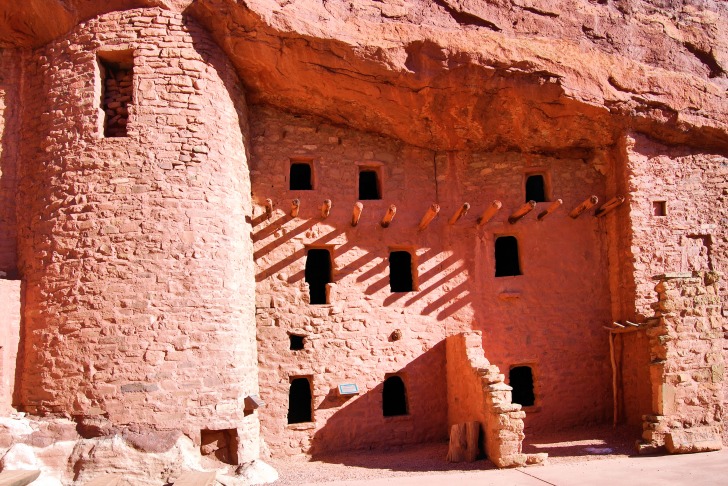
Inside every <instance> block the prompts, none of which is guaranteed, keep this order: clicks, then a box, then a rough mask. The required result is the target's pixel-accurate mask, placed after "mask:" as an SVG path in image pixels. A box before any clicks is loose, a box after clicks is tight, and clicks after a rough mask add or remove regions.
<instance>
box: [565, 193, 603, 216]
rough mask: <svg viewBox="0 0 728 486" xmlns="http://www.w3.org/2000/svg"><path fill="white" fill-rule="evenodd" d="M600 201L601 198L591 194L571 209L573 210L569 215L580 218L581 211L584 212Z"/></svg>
mask: <svg viewBox="0 0 728 486" xmlns="http://www.w3.org/2000/svg"><path fill="white" fill-rule="evenodd" d="M598 202H599V198H598V197H596V196H589V197H588V198H586V199H585V200H584V202H582V203H581V204H579V205H578V206H577V207H575V208H574V209H572V210H571V212H570V213H569V217H570V218H571V219H576V218H578V217H579V216H581V213H583V212H584V211H586V210H587V209H589V208H591V207H592V206H594V205H595V204H596V203H598Z"/></svg>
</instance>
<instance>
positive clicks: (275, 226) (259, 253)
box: [252, 216, 316, 260]
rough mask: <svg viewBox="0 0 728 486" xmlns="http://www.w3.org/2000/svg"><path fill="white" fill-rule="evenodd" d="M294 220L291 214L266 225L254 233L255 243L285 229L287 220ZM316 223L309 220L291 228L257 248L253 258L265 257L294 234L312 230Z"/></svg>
mask: <svg viewBox="0 0 728 486" xmlns="http://www.w3.org/2000/svg"><path fill="white" fill-rule="evenodd" d="M292 220H293V218H291V217H290V216H286V217H284V218H280V219H278V220H276V221H274V222H273V223H271V225H270V226H266V227H265V228H264V229H262V230H261V231H259V232H258V233H255V234H254V235H252V239H253V243H257V242H259V241H262V240H264V239H266V238H268V237H270V236H272V235H274V234H275V232H276V231H279V230H281V229H283V227H284V226H285V224H286V223H287V222H289V221H292ZM315 225H316V222H315V221H313V220H308V221H306V222H305V223H304V224H301V225H299V226H296V227H295V228H293V229H291V230H290V231H287V232H286V233H285V234H284V235H282V236H281V237H280V238H278V239H276V240H273V241H271V242H270V243H268V244H266V245H265V246H263V247H261V248H258V249H257V250H255V251H254V252H253V259H254V260H257V259H259V258H260V257H263V256H265V255H267V254H268V253H270V252H271V251H273V250H275V249H276V248H277V247H279V246H280V245H282V244H283V243H285V242H286V241H289V240H290V239H291V238H293V237H294V236H298V235H300V234H301V233H303V232H305V231H307V230H310V229H311V228H313V227H314V226H315ZM271 228H272V230H271V231H270V232H269V231H268V230H269V229H271ZM263 233H265V234H263Z"/></svg>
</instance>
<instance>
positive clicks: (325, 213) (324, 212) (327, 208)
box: [321, 199, 331, 219]
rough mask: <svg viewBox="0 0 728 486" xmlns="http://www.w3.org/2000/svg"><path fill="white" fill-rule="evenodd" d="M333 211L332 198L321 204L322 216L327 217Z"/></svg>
mask: <svg viewBox="0 0 728 486" xmlns="http://www.w3.org/2000/svg"><path fill="white" fill-rule="evenodd" d="M330 213H331V199H326V200H325V201H324V204H323V206H321V217H322V218H324V219H326V218H328V217H329V214H330Z"/></svg>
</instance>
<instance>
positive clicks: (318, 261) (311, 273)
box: [305, 248, 331, 305]
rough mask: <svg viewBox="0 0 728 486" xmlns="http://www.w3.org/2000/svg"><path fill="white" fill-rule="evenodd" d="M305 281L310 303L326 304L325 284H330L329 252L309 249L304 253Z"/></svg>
mask: <svg viewBox="0 0 728 486" xmlns="http://www.w3.org/2000/svg"><path fill="white" fill-rule="evenodd" d="M305 280H306V282H307V283H308V289H309V296H310V303H311V304H314V305H318V304H328V303H329V302H328V296H327V295H326V284H329V283H331V252H330V251H329V250H326V249H316V248H311V249H309V250H308V252H306V269H305Z"/></svg>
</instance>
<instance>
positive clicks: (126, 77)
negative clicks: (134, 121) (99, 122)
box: [101, 65, 132, 137]
mask: <svg viewBox="0 0 728 486" xmlns="http://www.w3.org/2000/svg"><path fill="white" fill-rule="evenodd" d="M101 69H103V70H104V71H105V73H103V78H104V101H103V103H104V111H105V113H106V124H105V127H104V129H105V135H106V136H107V137H125V136H126V125H127V122H128V120H129V109H128V108H127V105H128V104H129V103H131V95H132V85H131V83H132V70H131V69H123V68H117V67H115V66H111V65H102V66H101Z"/></svg>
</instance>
